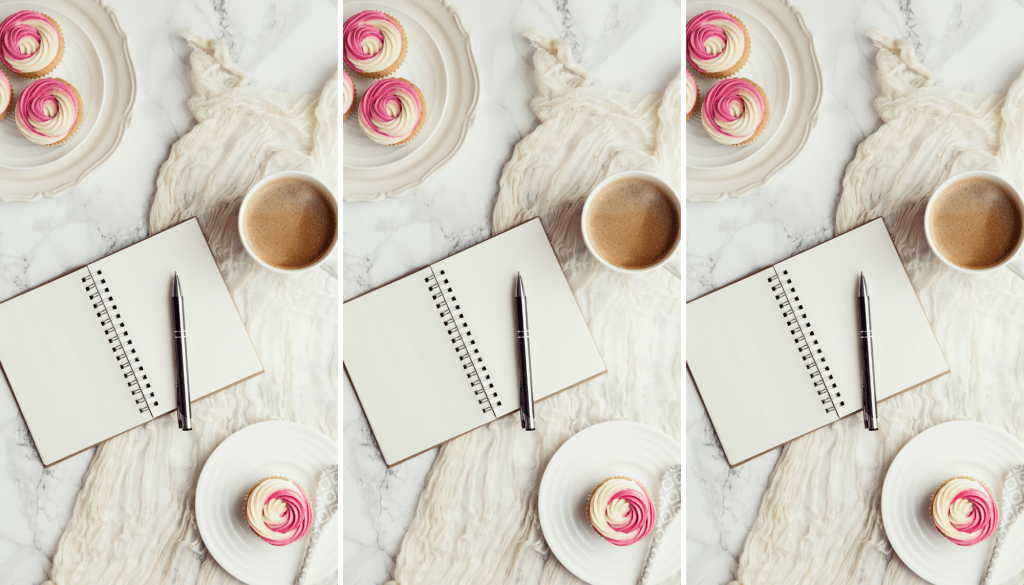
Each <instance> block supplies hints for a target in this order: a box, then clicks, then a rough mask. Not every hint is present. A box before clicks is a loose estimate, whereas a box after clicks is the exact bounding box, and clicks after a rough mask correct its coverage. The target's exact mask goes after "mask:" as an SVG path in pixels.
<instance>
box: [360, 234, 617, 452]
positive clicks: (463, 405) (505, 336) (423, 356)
mask: <svg viewBox="0 0 1024 585" xmlns="http://www.w3.org/2000/svg"><path fill="white" fill-rule="evenodd" d="M517 272H519V273H521V274H522V276H523V282H524V285H525V289H526V299H527V303H528V311H529V326H530V347H531V351H530V355H531V358H532V360H533V383H534V400H535V401H539V400H542V399H544V398H547V397H548V396H551V395H552V394H555V393H556V392H559V391H561V390H565V389H567V388H569V387H571V386H575V385H577V384H579V383H581V382H585V381H586V380H589V379H590V378H593V377H595V376H598V375H600V374H603V373H604V372H605V367H604V362H603V361H602V360H601V355H600V353H598V351H597V346H596V345H595V344H594V340H593V338H592V337H591V336H590V331H589V330H588V329H587V323H586V322H585V321H584V320H583V315H582V314H581V313H580V309H579V306H578V305H577V304H576V300H575V298H574V297H573V295H572V290H570V289H569V284H568V283H567V282H566V280H565V276H564V275H563V274H562V268H561V267H560V266H559V264H558V260H557V259H556V258H555V253H554V251H553V250H552V249H551V244H550V243H549V242H548V238H547V235H545V233H544V227H543V226H542V225H541V222H540V220H539V219H534V220H531V221H528V222H526V223H524V224H522V225H520V226H518V227H515V228H513V229H511V230H509V231H507V232H504V233H502V234H500V235H498V236H495V237H493V238H491V239H489V240H487V241H485V242H482V243H480V244H477V245H476V246H473V247H471V248H468V249H466V250H463V251H462V252H459V253H458V254H455V255H453V256H449V257H448V258H445V259H444V260H441V261H439V262H436V263H434V264H431V265H430V266H426V267H424V268H422V269H420V270H417V271H415V272H413V273H412V274H409V275H408V276H405V277H403V278H400V279H398V280H396V281H394V282H392V283H390V284H387V285H385V286H382V287H380V288H378V289H376V290H373V291H371V292H369V293H366V294H364V295H362V296H360V297H358V298H355V299H352V300H351V301H348V302H347V303H345V311H344V313H345V314H344V318H345V325H344V326H345V332H344V335H345V370H346V372H348V375H349V378H350V379H351V380H352V385H353V387H354V388H355V391H356V395H357V396H358V397H359V402H360V403H361V404H362V406H363V411H364V412H366V418H367V419H368V420H369V422H370V427H371V428H372V429H373V434H374V436H375V437H376V439H377V445H378V446H379V447H380V450H381V453H383V455H384V461H385V462H386V463H387V464H388V466H389V467H390V466H393V465H396V464H398V463H401V462H402V461H404V460H405V459H408V458H410V457H412V456H414V455H418V454H420V453H422V452H423V451H426V450H428V449H430V448H432V447H436V446H437V445H439V444H441V443H443V442H445V441H447V440H449V439H452V438H454V437H457V436H459V435H461V434H463V433H466V432H468V431H471V430H473V429H475V428H477V427H479V426H482V425H485V424H487V423H489V422H491V421H493V420H495V419H497V418H499V417H502V416H505V415H507V414H511V413H515V412H518V410H519V373H518V370H517V366H516V329H515V316H514V314H513V305H512V295H513V291H514V286H515V279H516V273H517ZM538 424H540V423H538Z"/></svg>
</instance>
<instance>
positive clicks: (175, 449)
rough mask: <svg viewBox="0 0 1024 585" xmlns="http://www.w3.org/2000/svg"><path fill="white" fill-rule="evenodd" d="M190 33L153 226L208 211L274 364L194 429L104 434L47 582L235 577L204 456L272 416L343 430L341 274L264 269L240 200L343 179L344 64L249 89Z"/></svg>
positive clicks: (216, 51) (216, 245)
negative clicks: (320, 77) (199, 514)
mask: <svg viewBox="0 0 1024 585" xmlns="http://www.w3.org/2000/svg"><path fill="white" fill-rule="evenodd" d="M182 37H184V38H185V40H186V41H187V42H188V44H189V46H190V48H191V57H190V61H191V69H192V87H193V90H194V94H193V96H192V97H191V98H190V99H189V100H188V107H189V109H190V110H191V112H192V116H193V117H194V118H195V120H196V125H195V126H194V127H193V128H192V130H190V131H189V132H188V134H185V135H184V136H183V137H182V138H181V139H180V140H178V142H176V143H175V144H174V146H173V147H172V148H171V154H170V157H169V158H168V159H167V161H165V162H164V164H163V165H162V166H161V167H160V173H159V175H158V176H157V182H156V195H155V196H154V198H153V203H152V207H151V208H150V215H149V233H150V234H156V233H158V232H160V231H161V230H164V229H167V228H168V227H171V226H173V225H175V224H177V223H179V222H181V221H183V220H185V219H187V218H189V217H192V216H196V217H198V218H199V223H200V225H201V226H202V228H203V233H204V234H205V235H206V239H207V241H208V242H209V244H210V248H211V249H212V250H213V255H214V257H215V258H216V260H217V264H218V265H219V266H220V270H221V273H222V274H223V275H224V279H225V281H226V282H227V286H228V289H229V290H230V291H231V295H232V298H233V299H234V301H235V304H236V305H237V307H238V312H239V314H240V315H241V317H242V320H243V321H244V322H245V325H246V329H247V331H248V332H249V337H250V338H251V339H252V342H253V345H254V346H255V348H256V352H257V354H258V355H259V357H260V360H261V361H262V363H263V369H264V370H265V373H264V374H263V375H261V376H257V377H255V378H253V379H251V380H248V381H246V382H243V383H242V384H239V385H237V386H233V387H231V388H228V389H227V390H224V391H222V392H218V393H216V394H213V395H212V396H210V397H208V398H205V399H203V400H200V401H198V402H196V403H195V404H194V405H193V406H192V417H193V429H194V430H193V431H192V432H191V433H183V432H182V431H180V430H178V427H177V420H176V418H175V417H174V416H173V415H171V416H165V417H162V418H159V419H157V420H154V421H153V422H150V423H148V424H145V425H143V426H141V427H139V428H136V429H134V430H132V431H129V432H127V433H124V434H122V435H119V436H117V437H115V438H113V439H111V440H109V441H107V442H105V443H103V444H102V445H101V446H100V447H99V449H98V451H97V453H96V456H95V458H94V459H93V460H92V463H91V464H90V465H89V469H88V471H86V473H85V477H84V478H83V483H82V489H81V491H80V492H79V494H78V500H77V501H76V502H75V509H74V512H73V514H72V516H71V520H70V521H69V522H68V525H67V528H66V529H65V531H64V534H63V535H62V536H61V539H60V543H59V544H58V546H57V553H56V554H55V555H54V558H53V567H52V569H51V572H50V574H51V579H52V580H51V581H47V582H45V583H44V585H96V584H98V583H104V584H109V585H129V584H130V585H186V584H188V585H191V584H193V583H199V584H201V585H212V584H229V583H230V584H236V583H238V581H237V580H235V579H234V578H233V577H231V575H229V574H228V573H227V572H226V571H225V570H224V569H222V568H221V567H220V566H219V565H217V562H216V561H215V560H214V559H213V556H212V555H210V554H209V553H207V552H206V549H205V548H204V546H203V542H202V540H201V538H200V535H199V530H198V528H197V525H196V518H195V489H196V483H197V482H198V480H199V473H200V471H201V470H202V468H203V464H204V463H205V462H206V460H207V458H208V457H209V456H210V454H211V453H212V452H213V450H214V449H215V448H216V447H217V446H218V445H219V444H220V443H221V441H223V440H224V439H226V438H227V437H228V436H229V435H231V434H232V433H234V432H235V431H238V430H239V429H241V428H243V427H245V426H248V425H250V424H253V423H257V422H262V421H266V420H291V421H296V422H300V423H303V424H306V425H309V426H311V427H313V428H315V429H317V430H318V431H320V432H322V433H324V434H325V435H327V436H328V437H331V438H332V439H333V440H335V441H337V435H338V422H337V421H338V399H337V388H338V331H337V323H338V285H337V281H336V280H335V279H333V278H331V277H329V276H328V275H326V274H324V273H323V272H322V271H320V270H317V271H312V272H307V273H303V274H298V275H281V274H276V273H272V272H270V271H268V270H266V269H264V268H262V267H260V266H259V265H258V264H256V262H254V261H253V260H251V259H250V258H249V257H248V256H247V255H246V254H245V250H244V249H243V248H242V244H241V240H240V239H239V235H238V224H237V219H238V206H239V203H241V198H242V197H243V196H244V195H245V193H246V191H247V190H248V189H249V187H251V186H252V185H253V184H255V183H256V182H257V181H258V180H259V179H260V178H262V177H263V176H265V175H267V174H270V173H273V172H277V171H281V170H289V169H297V170H303V171H307V172H309V173H311V174H314V175H316V176H318V177H319V178H321V179H322V180H323V181H324V182H325V183H326V184H327V185H329V186H331V187H333V188H336V186H337V184H338V176H337V160H338V140H337V136H338V78H337V75H335V76H334V77H333V78H332V79H331V80H330V81H328V82H327V84H326V86H325V87H324V88H323V91H322V92H321V93H319V94H298V93H279V92H275V91H269V90H264V89H257V88H252V87H247V86H246V85H247V82H248V77H247V76H246V74H245V73H244V72H242V71H241V70H240V69H239V68H238V67H236V66H235V65H234V64H233V63H232V62H231V60H230V58H229V57H228V50H227V47H226V46H225V45H224V44H223V43H221V42H220V41H216V40H210V39H207V38H205V37H203V36H202V35H200V34H199V33H197V32H195V31H193V30H189V29H186V30H184V31H183V32H182ZM184 284H185V286H186V287H187V283H184ZM168 294H170V293H168ZM186 295H187V290H186ZM186 298H187V296H186ZM168 318H170V316H169V315H168ZM309 487H312V486H309ZM239 514H241V504H239ZM253 538H255V535H253ZM327 582H328V583H336V582H337V574H335V575H334V576H332V577H331V578H330V579H329V580H328V581H327Z"/></svg>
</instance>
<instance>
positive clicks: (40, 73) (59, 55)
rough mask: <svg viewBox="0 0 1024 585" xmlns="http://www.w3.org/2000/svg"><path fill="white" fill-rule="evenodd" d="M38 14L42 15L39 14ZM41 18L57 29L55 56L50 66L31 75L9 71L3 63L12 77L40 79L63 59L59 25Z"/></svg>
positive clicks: (51, 20)
mask: <svg viewBox="0 0 1024 585" xmlns="http://www.w3.org/2000/svg"><path fill="white" fill-rule="evenodd" d="M39 14H43V13H42V12H40V13H39ZM43 16H45V17H46V20H49V21H50V22H51V23H53V26H54V28H56V29H57V41H58V44H57V56H56V57H54V58H53V61H50V64H49V65H47V66H46V68H44V69H40V70H39V71H33V72H31V73H22V72H18V71H15V70H14V69H11V68H10V66H7V64H6V63H5V64H4V66H5V67H7V70H8V71H10V72H11V73H13V74H14V75H17V76H18V77H22V78H25V79H39V78H40V77H46V76H47V75H49V74H50V73H52V72H53V70H54V69H56V68H57V65H60V62H61V59H63V58H64V31H62V30H61V28H60V25H59V24H57V21H56V20H54V19H53V18H52V17H50V15H48V14H43ZM76 93H77V92H76ZM12 101H13V100H12Z"/></svg>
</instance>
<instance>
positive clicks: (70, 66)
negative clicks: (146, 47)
mask: <svg viewBox="0 0 1024 585" xmlns="http://www.w3.org/2000/svg"><path fill="white" fill-rule="evenodd" d="M21 10H34V11H36V12H41V13H43V14H45V15H47V16H49V17H50V18H52V19H54V20H55V21H57V24H58V25H60V30H61V33H62V34H63V35H64V57H63V58H62V59H61V61H60V63H59V64H58V65H57V67H56V68H55V69H54V70H53V72H52V73H50V74H49V75H47V77H59V78H61V79H63V80H64V81H67V82H68V83H70V84H71V85H73V86H75V89H77V90H78V93H79V95H81V96H82V104H83V105H84V108H83V110H84V111H83V114H84V118H83V119H82V125H81V126H79V127H78V131H77V132H75V135H74V136H73V137H72V138H71V140H69V141H68V142H66V143H65V144H62V145H60V146H39V145H37V144H33V143H31V142H29V140H28V139H27V138H25V136H24V135H22V133H21V131H19V130H18V126H17V123H16V122H15V115H14V110H11V111H10V112H8V113H7V116H6V117H5V118H4V119H3V120H2V121H0V168H5V169H32V168H36V167H41V166H43V165H47V164H50V163H53V162H56V161H58V160H60V159H61V158H63V157H65V156H67V155H69V154H71V152H72V151H73V150H75V149H76V148H78V146H79V145H80V144H82V142H83V141H84V140H86V139H87V138H88V136H89V133H90V132H92V130H93V128H95V126H96V120H97V119H98V117H99V111H100V110H102V109H103V93H104V91H103V62H102V61H101V60H100V55H99V53H98V52H97V51H96V46H95V45H94V44H93V43H92V39H90V38H89V35H88V34H87V33H86V32H85V30H83V29H82V27H80V26H78V23H77V22H75V21H74V20H73V19H72V18H71V17H70V16H68V15H66V14H64V13H63V12H61V11H59V10H57V9H55V8H53V7H50V6H44V5H42V4H39V3H37V2H9V3H6V4H3V5H0V21H2V20H3V19H5V18H7V17H8V16H10V15H11V14H14V13H15V12H18V11H21ZM0 67H2V66H0ZM4 73H5V74H6V75H7V78H8V79H10V80H11V88H12V90H13V94H14V98H15V101H17V98H18V96H20V95H21V92H22V90H24V89H25V86H27V85H28V84H29V83H30V82H31V81H33V80H31V79H25V78H23V77H18V76H17V75H14V74H13V73H11V72H10V70H8V69H6V68H4Z"/></svg>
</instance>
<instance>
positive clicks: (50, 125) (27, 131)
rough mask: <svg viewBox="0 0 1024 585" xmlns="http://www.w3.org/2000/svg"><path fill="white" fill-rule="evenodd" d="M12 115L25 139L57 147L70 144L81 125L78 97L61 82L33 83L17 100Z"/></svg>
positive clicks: (51, 79) (49, 80)
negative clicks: (66, 143)
mask: <svg viewBox="0 0 1024 585" xmlns="http://www.w3.org/2000/svg"><path fill="white" fill-rule="evenodd" d="M14 115H15V119H16V120H17V122H18V130H21V133H22V134H24V135H25V138H28V139H29V140H31V141H32V142H34V143H35V144H39V145H42V146H57V145H60V144H64V143H65V142H67V141H68V140H70V139H71V137H72V136H74V134H75V132H77V131H78V127H79V126H81V125H82V117H83V116H84V110H83V108H82V96H81V95H79V93H78V90H77V89H75V87H74V86H73V85H71V84H70V83H68V82H66V81H64V80H63V79H59V78H56V77H53V78H47V79H37V80H35V81H33V82H32V83H30V84H28V86H26V87H25V89H24V90H23V91H22V92H21V95H19V96H18V103H17V104H16V105H15V107H14Z"/></svg>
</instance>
